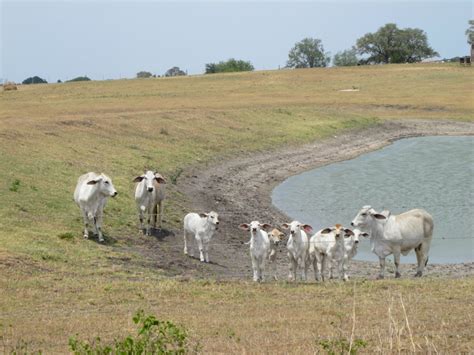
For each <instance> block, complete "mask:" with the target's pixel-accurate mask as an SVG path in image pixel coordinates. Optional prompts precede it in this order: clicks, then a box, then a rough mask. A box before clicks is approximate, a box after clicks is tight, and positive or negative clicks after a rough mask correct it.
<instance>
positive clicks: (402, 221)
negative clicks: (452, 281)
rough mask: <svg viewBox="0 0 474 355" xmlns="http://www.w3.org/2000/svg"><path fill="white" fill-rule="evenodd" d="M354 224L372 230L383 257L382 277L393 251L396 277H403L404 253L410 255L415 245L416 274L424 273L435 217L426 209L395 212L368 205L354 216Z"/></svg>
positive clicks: (375, 249) (373, 244) (372, 240)
mask: <svg viewBox="0 0 474 355" xmlns="http://www.w3.org/2000/svg"><path fill="white" fill-rule="evenodd" d="M351 225H352V226H354V227H357V228H359V229H361V230H362V231H365V232H368V233H369V234H370V244H371V247H372V252H374V253H375V254H376V255H377V256H378V257H379V261H380V273H379V275H378V278H379V279H383V278H384V273H385V258H386V257H387V256H389V255H390V254H393V258H394V261H395V277H397V278H398V277H400V271H399V266H400V253H401V254H403V255H407V254H408V253H409V252H410V251H411V250H412V249H415V252H416V259H417V263H418V267H417V271H416V274H415V277H420V276H422V275H423V269H424V267H425V266H426V264H427V263H428V252H429V250H430V245H431V239H432V237H433V218H432V217H431V215H430V214H429V213H428V212H426V211H425V210H422V209H415V210H410V211H408V212H405V213H402V214H399V215H391V214H390V212H388V211H386V212H382V213H377V212H376V211H375V210H374V209H373V208H372V207H370V206H364V207H362V209H361V210H360V211H359V213H357V215H356V217H355V218H354V219H353V221H352V223H351Z"/></svg>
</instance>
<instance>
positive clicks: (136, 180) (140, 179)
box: [133, 176, 144, 182]
mask: <svg viewBox="0 0 474 355" xmlns="http://www.w3.org/2000/svg"><path fill="white" fill-rule="evenodd" d="M143 179H144V177H143V176H137V177H136V178H135V179H133V182H140V181H142V180H143Z"/></svg>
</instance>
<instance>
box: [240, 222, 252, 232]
mask: <svg viewBox="0 0 474 355" xmlns="http://www.w3.org/2000/svg"><path fill="white" fill-rule="evenodd" d="M239 228H240V229H242V230H244V231H247V232H248V231H249V230H250V226H249V225H248V224H247V223H242V224H241V225H239Z"/></svg>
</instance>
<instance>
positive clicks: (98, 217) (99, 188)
mask: <svg viewBox="0 0 474 355" xmlns="http://www.w3.org/2000/svg"><path fill="white" fill-rule="evenodd" d="M110 196H112V197H115V196H117V190H115V187H114V185H113V184H112V180H111V179H110V178H109V177H108V176H107V175H105V174H97V173H94V172H90V173H87V174H84V175H81V176H80V177H79V179H78V180H77V185H76V189H75V190H74V201H75V202H76V204H77V205H78V206H79V207H80V209H81V212H82V217H83V219H84V238H89V231H88V227H89V222H92V223H93V225H94V229H95V232H96V233H97V235H98V237H99V242H103V241H104V237H103V235H102V217H103V213H104V207H105V204H106V203H107V199H108V198H109V197H110Z"/></svg>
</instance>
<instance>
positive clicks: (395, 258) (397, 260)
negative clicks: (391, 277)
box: [393, 249, 402, 279]
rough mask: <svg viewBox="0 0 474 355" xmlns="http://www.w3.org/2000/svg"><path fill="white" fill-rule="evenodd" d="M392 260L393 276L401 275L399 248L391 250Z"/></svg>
mask: <svg viewBox="0 0 474 355" xmlns="http://www.w3.org/2000/svg"><path fill="white" fill-rule="evenodd" d="M393 262H394V263H395V278H396V279H398V278H400V277H401V276H402V275H401V274H400V250H398V249H395V250H394V251H393Z"/></svg>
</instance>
